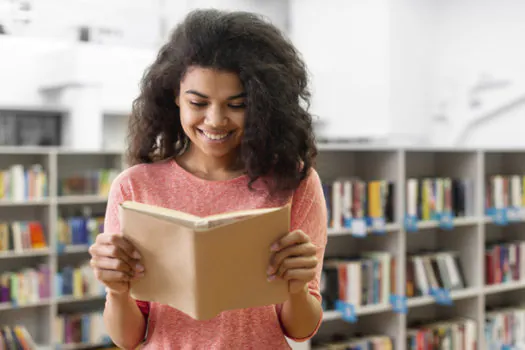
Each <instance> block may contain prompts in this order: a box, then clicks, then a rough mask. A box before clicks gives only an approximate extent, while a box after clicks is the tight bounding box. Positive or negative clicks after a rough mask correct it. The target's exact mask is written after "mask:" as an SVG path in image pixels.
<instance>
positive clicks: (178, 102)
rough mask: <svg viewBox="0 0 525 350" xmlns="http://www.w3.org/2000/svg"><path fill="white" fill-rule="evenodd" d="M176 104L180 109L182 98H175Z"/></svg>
mask: <svg viewBox="0 0 525 350" xmlns="http://www.w3.org/2000/svg"><path fill="white" fill-rule="evenodd" d="M175 104H176V105H177V107H179V108H180V98H179V96H178V95H177V96H176V97H175Z"/></svg>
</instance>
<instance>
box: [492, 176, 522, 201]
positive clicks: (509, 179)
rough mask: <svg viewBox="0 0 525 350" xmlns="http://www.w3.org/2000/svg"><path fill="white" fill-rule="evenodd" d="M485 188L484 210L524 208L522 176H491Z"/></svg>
mask: <svg viewBox="0 0 525 350" xmlns="http://www.w3.org/2000/svg"><path fill="white" fill-rule="evenodd" d="M485 186H486V193H485V208H487V209H488V208H509V207H514V208H521V207H525V192H524V191H525V176H524V175H493V176H490V177H488V179H487V182H486V184H485Z"/></svg>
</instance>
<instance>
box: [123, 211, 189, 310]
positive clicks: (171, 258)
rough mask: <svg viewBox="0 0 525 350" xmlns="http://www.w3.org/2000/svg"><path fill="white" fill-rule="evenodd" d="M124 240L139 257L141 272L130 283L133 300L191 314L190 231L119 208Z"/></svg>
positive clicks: (149, 216)
mask: <svg viewBox="0 0 525 350" xmlns="http://www.w3.org/2000/svg"><path fill="white" fill-rule="evenodd" d="M120 222H121V227H122V233H123V235H124V237H126V238H127V239H129V240H130V241H131V243H132V244H133V245H134V246H135V248H136V249H137V250H138V252H139V254H140V255H141V257H142V259H141V264H143V265H144V268H145V273H144V276H143V277H142V278H140V279H137V280H134V281H132V282H130V287H131V295H132V297H133V298H135V299H138V300H143V301H150V302H158V303H162V304H167V305H171V306H173V307H176V308H177V309H179V310H181V311H183V312H185V313H187V314H195V313H196V310H197V305H196V301H195V296H196V294H197V291H196V276H195V273H196V271H195V254H194V252H195V249H194V233H193V231H192V229H191V228H188V227H185V226H181V225H178V224H177V223H174V222H171V221H167V220H164V219H159V218H157V217H155V216H151V215H150V214H149V213H141V212H138V211H134V210H127V209H125V208H124V207H120Z"/></svg>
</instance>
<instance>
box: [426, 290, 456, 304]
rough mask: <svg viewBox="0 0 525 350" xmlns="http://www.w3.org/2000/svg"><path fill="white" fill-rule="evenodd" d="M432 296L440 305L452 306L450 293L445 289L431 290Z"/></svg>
mask: <svg viewBox="0 0 525 350" xmlns="http://www.w3.org/2000/svg"><path fill="white" fill-rule="evenodd" d="M430 295H431V296H432V297H433V298H434V300H435V301H436V304H439V305H447V306H450V305H452V299H451V298H450V292H449V291H448V290H447V289H443V288H434V289H431V290H430Z"/></svg>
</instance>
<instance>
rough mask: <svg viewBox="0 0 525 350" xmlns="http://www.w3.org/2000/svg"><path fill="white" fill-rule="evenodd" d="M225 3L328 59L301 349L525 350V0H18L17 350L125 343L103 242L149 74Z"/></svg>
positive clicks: (8, 60)
mask: <svg viewBox="0 0 525 350" xmlns="http://www.w3.org/2000/svg"><path fill="white" fill-rule="evenodd" d="M211 8H215V9H220V10H225V11H248V12H252V13H256V14H258V15H260V16H261V18H264V20H266V21H268V22H270V23H272V24H273V25H274V26H275V27H276V28H278V29H279V30H280V31H281V32H282V33H283V34H284V35H285V36H286V37H287V38H289V40H290V42H291V43H292V44H293V45H294V46H295V47H296V48H297V50H298V52H299V53H300V55H301V57H302V58H303V59H304V62H305V64H306V66H307V69H308V74H309V81H308V83H309V88H310V90H311V99H310V105H309V106H308V108H309V111H310V113H311V114H312V116H313V120H312V123H313V129H314V133H315V145H316V147H317V150H318V154H317V158H316V161H315V165H314V168H315V170H316V171H317V173H318V174H319V179H320V186H322V192H323V196H324V200H325V204H326V216H327V220H326V231H325V232H324V233H323V234H325V235H326V246H325V247H324V248H325V251H324V258H323V259H322V262H321V263H322V270H321V273H320V280H319V293H320V297H321V300H322V301H321V306H322V316H321V320H320V322H319V324H318V328H317V329H316V331H315V334H314V335H313V336H312V337H309V338H308V339H306V340H304V341H303V340H301V341H299V340H297V339H292V337H286V336H285V335H284V334H283V338H285V340H286V343H287V344H288V345H289V348H291V349H293V350H310V349H312V350H314V349H317V350H322V349H325V350H328V349H331V350H342V349H367V350H368V349H372V350H376V349H396V350H405V349H406V350H411V349H414V350H423V349H425V350H427V349H432V350H434V349H436V350H437V349H447V350H496V349H498V350H500V349H525V137H523V135H524V133H522V132H521V131H520V130H525V66H524V65H523V62H525V46H521V44H519V43H520V42H521V40H523V39H522V35H523V33H525V1H522V0H393V1H390V0H367V1H363V0H325V1H319V0H172V1H164V0H158V1H149V0H110V1H108V0H105V1H104V0H90V1H84V0H0V349H6V350H11V349H13V350H18V349H23V350H25V349H39V350H42V349H64V350H65V349H112V348H117V347H118V346H119V345H117V344H115V341H114V339H112V338H111V337H110V335H109V332H108V330H107V326H106V323H105V322H104V319H103V311H104V308H105V305H106V297H107V293H108V292H107V289H106V287H105V285H104V284H103V283H102V282H100V280H99V279H97V278H96V276H95V273H94V269H93V267H92V264H91V256H90V251H89V247H90V246H92V245H93V243H94V242H95V240H96V237H97V236H98V235H99V234H100V233H102V232H104V225H105V216H106V214H107V212H106V210H107V204H108V196H109V194H110V191H111V188H112V184H113V181H114V180H115V179H117V178H118V177H119V175H120V174H121V173H122V172H123V171H125V170H126V169H127V168H128V167H129V166H128V158H127V157H126V149H127V146H128V143H127V142H128V141H127V140H128V139H127V135H128V121H129V120H130V115H131V114H132V105H133V101H134V100H135V99H136V98H137V96H138V94H139V90H140V82H141V79H143V75H144V72H145V71H146V70H147V68H148V67H149V66H150V65H151V64H152V63H153V62H154V61H155V60H156V59H157V55H158V52H159V48H160V47H161V46H162V45H163V44H164V43H165V42H166V40H168V38H169V37H170V35H171V33H172V30H173V29H174V28H175V27H176V26H177V25H178V24H179V23H180V22H181V21H182V20H183V19H184V18H185V17H186V16H187V14H188V13H190V12H191V11H193V10H196V9H211ZM520 28H521V29H520ZM522 30H523V31H522ZM520 33H522V34H520ZM521 89H523V90H521ZM247 101H248V102H247V103H248V104H249V103H250V102H249V101H250V98H249V97H248V98H247ZM468 114H470V116H469V115H468ZM457 118H460V119H457ZM354 121H355V122H354ZM520 124H523V127H524V129H521V127H520ZM491 130H492V131H491ZM145 132H146V131H145ZM173 195H174V196H176V194H173ZM217 200H218V201H219V199H217ZM521 248H523V251H521ZM146 274H147V270H146ZM265 276H266V275H265ZM276 317H277V316H276ZM254 322H255V321H254ZM255 327H256V325H255ZM150 331H151V333H153V336H154V333H155V329H154V328H153V329H151V330H150ZM173 332H175V333H176V332H177V330H176V329H174V330H173ZM146 341H147V340H146ZM146 345H147V344H144V346H145V347H147V346H146ZM159 348H160V347H159ZM219 348H220V349H223V347H220V346H219V347H216V349H219ZM251 348H253V349H267V348H266V347H265V346H264V345H263V344H259V345H257V341H254V344H253V347H251ZM210 349H211V348H210ZM224 349H226V348H224ZM271 350H274V349H271Z"/></svg>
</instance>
